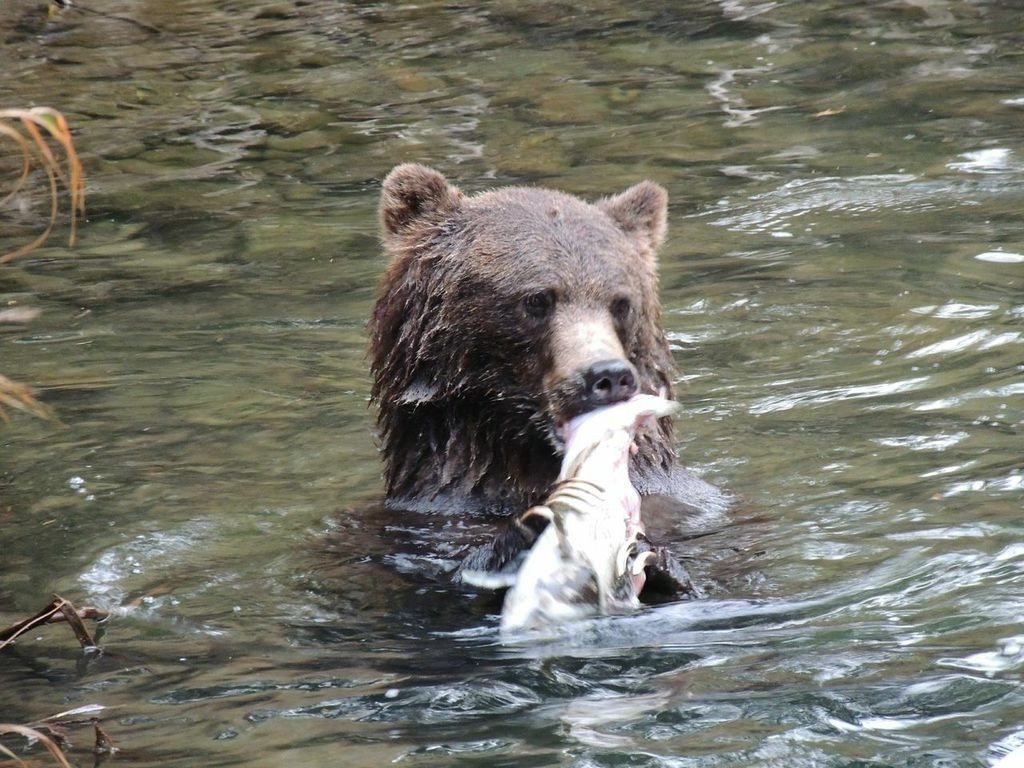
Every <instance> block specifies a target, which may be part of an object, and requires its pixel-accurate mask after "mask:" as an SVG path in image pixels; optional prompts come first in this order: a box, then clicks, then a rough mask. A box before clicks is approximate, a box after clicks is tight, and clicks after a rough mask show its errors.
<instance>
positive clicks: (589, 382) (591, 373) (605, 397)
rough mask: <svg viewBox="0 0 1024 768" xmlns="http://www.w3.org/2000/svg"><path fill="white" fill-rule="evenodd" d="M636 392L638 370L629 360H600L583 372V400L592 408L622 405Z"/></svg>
mask: <svg viewBox="0 0 1024 768" xmlns="http://www.w3.org/2000/svg"><path fill="white" fill-rule="evenodd" d="M636 392H637V386H636V368H634V367H633V366H632V365H631V364H630V362H629V361H628V360H618V359H616V360H599V361H598V362H596V363H594V364H593V365H591V366H590V367H589V368H587V369H586V370H585V371H584V372H583V398H584V399H585V400H586V401H587V404H588V405H590V407H591V408H599V407H601V406H604V405H611V404H612V403H620V402H622V401H623V400H628V399H629V398H631V397H632V396H633V395H635V394H636Z"/></svg>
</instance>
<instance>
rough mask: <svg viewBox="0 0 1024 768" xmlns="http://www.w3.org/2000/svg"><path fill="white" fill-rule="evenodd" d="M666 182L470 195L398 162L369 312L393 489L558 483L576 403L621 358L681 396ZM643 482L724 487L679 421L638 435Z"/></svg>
mask: <svg viewBox="0 0 1024 768" xmlns="http://www.w3.org/2000/svg"><path fill="white" fill-rule="evenodd" d="M666 210H667V195H666V193H665V190H664V189H662V188H661V187H660V186H658V185H657V184H654V183H652V182H649V181H645V182H641V183H639V184H636V185H635V186H633V187H630V188H629V189H627V190H626V191H624V192H622V193H621V194H618V195H614V196H612V197H607V198H604V199H602V200H599V201H598V202H596V203H594V204H590V203H586V202H584V201H582V200H580V199H578V198H576V197H573V196H571V195H567V194H564V193H561V192H555V191H551V190H545V189H534V188H523V187H509V188H505V189H499V190H495V191H491V192H485V193H482V194H479V195H475V196H472V197H467V196H465V195H464V194H463V193H462V192H461V191H460V190H459V189H458V188H456V187H454V186H452V185H450V184H449V183H448V182H447V180H446V179H445V178H444V177H443V176H442V175H441V174H440V173H438V172H437V171H434V170H432V169H430V168H426V167H424V166H421V165H411V164H410V165H400V166H398V167H397V168H395V169H394V170H393V171H392V172H391V173H390V174H389V175H388V177H387V178H386V179H385V181H384V186H383V192H382V195H381V202H380V221H381V228H382V233H383V240H384V246H385V250H386V251H387V253H388V255H389V256H390V258H391V263H390V266H389V267H388V269H387V272H386V274H385V275H384V278H383V280H382V283H381V289H380V294H379V297H378V300H377V304H376V306H375V307H374V310H373V315H372V318H371V320H370V325H369V332H370V355H371V360H372V368H373V373H374V385H373V391H372V396H373V399H374V400H375V401H376V402H377V404H378V406H379V409H380V410H379V417H378V423H379V428H380V434H381V439H382V453H383V457H384V464H385V473H384V474H385V481H386V485H387V497H388V503H389V504H390V505H393V506H400V507H405V508H411V509H431V510H453V511H486V512H520V511H522V510H523V509H526V508H527V507H529V506H530V505H532V504H534V503H536V502H537V501H538V500H539V499H540V498H541V497H543V495H544V493H545V492H546V491H547V490H548V487H549V486H550V484H551V483H552V482H553V481H554V479H555V477H556V475H557V473H558V468H559V462H560V459H559V451H560V442H559V440H558V437H557V433H556V430H555V428H554V427H555V425H556V424H558V423H560V422H562V421H564V420H566V419H568V418H570V417H571V416H572V415H574V414H575V413H578V412H580V410H582V409H583V408H584V407H585V406H583V405H581V399H580V391H581V386H582V383H581V375H582V372H583V371H584V370H586V368H587V367H588V366H590V365H591V364H593V363H594V362H597V361H601V360H607V359H611V358H620V357H622V358H625V359H626V360H628V361H629V363H631V364H632V366H633V367H634V368H635V371H636V380H637V384H638V387H639V389H640V390H641V391H643V392H651V393H655V392H658V391H659V390H660V391H662V392H666V393H667V394H668V396H669V397H671V379H672V373H673V361H672V357H671V354H670V352H669V348H668V344H667V342H666V339H665V336H664V334H663V332H662V328H661V321H660V306H659V302H658V295H657V274H656V268H657V262H656V256H655V252H656V250H657V248H658V246H659V245H660V244H661V242H662V240H663V239H664V236H665V219H666ZM632 475H633V479H634V482H635V483H636V485H637V487H638V489H639V490H640V491H641V493H664V494H668V495H673V496H676V497H677V498H679V500H680V501H682V502H684V503H687V504H690V505H692V506H694V507H695V508H702V507H704V506H707V505H708V504H711V505H718V504H722V505H724V501H725V497H724V496H723V495H722V494H721V493H720V492H717V491H716V490H715V489H713V488H712V487H711V486H708V485H707V484H706V483H703V482H702V481H700V480H697V479H696V478H694V477H693V476H692V475H689V474H688V473H685V472H684V471H683V470H681V469H680V468H679V467H678V466H677V465H676V457H675V452H674V450H673V447H672V439H671V424H670V422H669V421H668V420H663V422H662V423H661V424H660V425H659V428H658V429H656V430H653V431H651V432H649V433H646V434H644V435H643V436H642V439H641V440H640V451H639V452H638V453H637V455H636V456H635V457H634V461H633V466H632Z"/></svg>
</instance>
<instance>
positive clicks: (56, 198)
mask: <svg viewBox="0 0 1024 768" xmlns="http://www.w3.org/2000/svg"><path fill="white" fill-rule="evenodd" d="M0 136H5V137H7V138H9V139H11V140H12V141H13V142H14V143H15V144H17V145H18V148H19V149H20V150H21V174H20V175H19V176H18V179H17V181H15V183H14V188H13V189H12V190H11V191H10V192H9V193H8V194H7V195H6V196H5V197H3V198H2V199H0V207H3V206H4V205H6V204H7V203H8V202H10V201H11V200H12V199H13V198H14V196H15V195H17V194H18V193H19V192H21V191H22V189H24V187H25V184H26V183H27V182H28V178H29V174H30V173H31V171H32V169H33V168H34V167H35V166H36V165H39V166H40V167H42V169H43V170H44V171H46V176H47V179H48V180H49V183H50V220H49V223H48V224H47V225H46V229H44V230H43V232H42V233H41V234H40V235H39V236H38V237H36V238H35V239H34V240H33V241H32V242H30V243H26V244H25V245H23V246H21V247H20V248H16V249H15V250H13V251H10V252H8V253H5V254H0V264H4V263H6V262H8V261H12V260H14V259H16V258H18V257H19V256H24V255H25V254H26V253H29V252H31V251H33V250H35V249H36V248H38V247H39V246H40V245H42V244H43V243H44V242H46V239H47V238H48V237H49V236H50V233H51V232H52V231H53V227H54V225H55V224H56V222H57V214H58V213H59V211H60V200H61V194H60V187H59V184H58V182H60V183H61V184H63V185H64V187H65V189H67V193H68V197H69V198H70V202H71V233H70V235H69V236H68V246H69V247H71V246H73V245H74V244H75V234H76V231H77V226H78V219H79V218H80V217H84V216H85V176H84V174H83V172H82V162H81V160H79V158H78V153H77V152H76V151H75V145H74V140H73V139H72V137H71V130H70V129H69V128H68V122H67V120H66V119H65V117H64V115H62V114H61V113H60V112H58V111H57V110H55V109H51V108H50V107H33V108H31V109H0ZM51 144H55V145H56V147H58V148H59V149H58V150H57V151H55V147H53V146H51ZM59 150H63V155H62V154H61V152H60V151H59ZM5 406H6V407H7V408H13V409H16V410H19V411H25V412H26V413H30V414H32V415H34V416H38V417H40V418H44V419H52V418H53V412H52V411H51V410H50V408H48V407H47V406H45V405H43V404H42V403H40V402H39V401H38V400H36V399H35V397H34V395H33V393H32V390H31V389H30V388H28V387H26V386H25V385H24V384H19V383H18V382H16V381H12V380H11V379H8V378H7V377H6V376H4V375H2V374H0V420H3V421H8V416H7V411H6V410H5Z"/></svg>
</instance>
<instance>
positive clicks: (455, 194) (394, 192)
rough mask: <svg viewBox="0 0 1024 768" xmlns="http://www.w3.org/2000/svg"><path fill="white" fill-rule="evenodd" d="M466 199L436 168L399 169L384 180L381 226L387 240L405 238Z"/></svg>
mask: <svg viewBox="0 0 1024 768" xmlns="http://www.w3.org/2000/svg"><path fill="white" fill-rule="evenodd" d="M460 200H462V192H461V191H460V190H459V188H458V187H453V186H452V185H450V184H449V183H448V180H447V179H446V178H445V177H444V176H442V175H441V174H440V173H438V172H437V171H435V170H434V169H433V168H427V167H426V166H425V165H418V164H416V163H405V164H404V165H399V166H396V167H395V168H394V169H393V170H392V171H391V173H389V174H388V175H387V178H386V179H384V186H383V188H382V190H381V195H380V223H381V228H382V229H383V230H384V235H385V237H389V236H395V235H401V234H404V233H405V232H407V231H408V230H409V229H410V228H411V227H412V226H413V225H414V224H416V223H417V222H418V221H421V220H423V219H433V218H437V217H439V216H441V215H443V214H444V213H446V212H448V211H450V210H451V209H452V208H454V207H455V206H456V205H457V204H458V203H459V201H460Z"/></svg>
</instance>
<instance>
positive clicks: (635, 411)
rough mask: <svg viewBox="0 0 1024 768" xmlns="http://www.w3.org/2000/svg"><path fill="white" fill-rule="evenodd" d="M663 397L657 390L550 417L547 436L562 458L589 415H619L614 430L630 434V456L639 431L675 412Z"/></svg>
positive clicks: (635, 446) (634, 450) (672, 405)
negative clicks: (549, 430)
mask: <svg viewBox="0 0 1024 768" xmlns="http://www.w3.org/2000/svg"><path fill="white" fill-rule="evenodd" d="M667 395H668V390H667V389H666V388H665V387H661V389H660V390H659V392H658V393H657V394H656V395H654V394H644V393H636V394H634V395H632V396H631V397H629V398H627V399H625V400H621V401H619V402H616V403H612V404H609V405H602V406H591V407H588V408H577V409H575V410H571V411H561V412H558V413H556V414H553V415H552V417H551V426H552V428H551V434H552V436H553V438H554V440H555V446H556V448H558V450H559V453H563V454H564V452H565V448H566V446H567V445H568V444H569V443H570V442H571V441H572V439H573V437H574V435H575V434H576V433H577V431H578V430H579V429H580V427H581V426H582V424H583V423H584V422H585V421H586V420H587V418H588V417H589V416H590V415H591V414H593V413H594V412H596V411H599V410H600V411H608V410H614V411H617V412H618V413H619V415H617V416H616V419H617V423H616V424H615V426H616V427H617V428H621V429H627V430H629V431H630V432H632V434H633V437H634V439H633V441H632V442H631V443H630V447H629V452H630V455H633V454H635V453H636V452H637V451H638V450H639V447H638V446H637V443H636V439H635V438H636V433H637V432H638V431H639V430H640V429H642V428H643V427H645V426H649V425H651V424H654V423H655V422H656V421H657V420H658V419H660V418H663V417H665V416H671V415H672V414H674V413H675V412H676V411H677V410H678V409H679V405H678V404H677V403H675V402H674V401H672V400H668V399H667Z"/></svg>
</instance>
